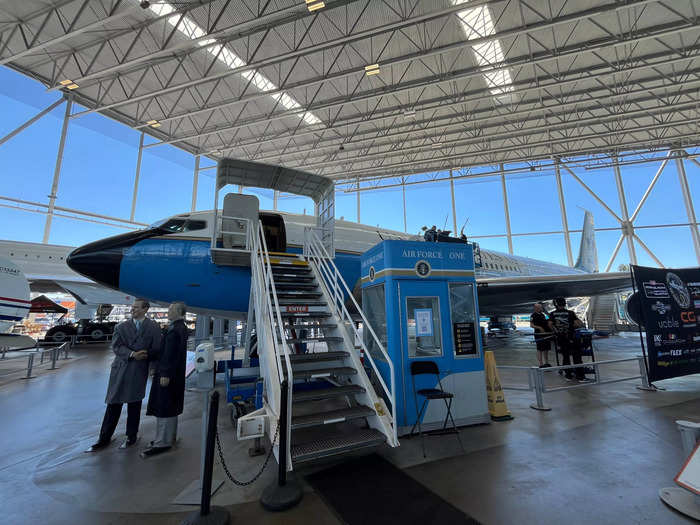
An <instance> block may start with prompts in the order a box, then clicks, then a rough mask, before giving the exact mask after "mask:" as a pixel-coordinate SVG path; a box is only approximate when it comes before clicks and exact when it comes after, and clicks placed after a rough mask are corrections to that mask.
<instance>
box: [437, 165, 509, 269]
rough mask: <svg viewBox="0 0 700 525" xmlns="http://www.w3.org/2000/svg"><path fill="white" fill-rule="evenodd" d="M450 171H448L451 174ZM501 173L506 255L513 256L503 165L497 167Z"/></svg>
mask: <svg viewBox="0 0 700 525" xmlns="http://www.w3.org/2000/svg"><path fill="white" fill-rule="evenodd" d="M451 171H452V170H450V172H451ZM499 171H500V172H501V189H502V190H503V213H504V214H505V220H506V237H507V238H508V253H510V254H511V255H513V232H511V230H510V209H509V207H508V191H507V190H506V175H505V173H503V164H502V163H501V164H500V165H499Z"/></svg>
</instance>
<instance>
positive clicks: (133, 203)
mask: <svg viewBox="0 0 700 525" xmlns="http://www.w3.org/2000/svg"><path fill="white" fill-rule="evenodd" d="M143 135H144V132H143V131H142V132H141V135H140V136H139V152H138V156H137V157H136V176H135V177H134V193H133V196H132V198H131V215H130V216H129V217H130V220H132V221H133V220H134V216H135V215H136V198H137V197H138V194H139V178H140V177H141V158H142V157H143ZM198 158H199V157H198Z"/></svg>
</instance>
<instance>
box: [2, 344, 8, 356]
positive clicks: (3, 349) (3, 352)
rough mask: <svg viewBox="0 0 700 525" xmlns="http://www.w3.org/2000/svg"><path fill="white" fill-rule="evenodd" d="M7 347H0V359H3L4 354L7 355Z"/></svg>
mask: <svg viewBox="0 0 700 525" xmlns="http://www.w3.org/2000/svg"><path fill="white" fill-rule="evenodd" d="M7 348H8V347H7V346H1V347H0V352H1V353H2V357H0V359H5V354H6V353H7Z"/></svg>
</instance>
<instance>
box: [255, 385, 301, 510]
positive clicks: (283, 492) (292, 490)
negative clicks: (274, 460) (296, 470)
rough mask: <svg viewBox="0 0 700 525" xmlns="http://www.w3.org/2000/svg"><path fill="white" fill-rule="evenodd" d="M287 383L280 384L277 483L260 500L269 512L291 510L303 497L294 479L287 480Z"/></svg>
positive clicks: (299, 485)
mask: <svg viewBox="0 0 700 525" xmlns="http://www.w3.org/2000/svg"><path fill="white" fill-rule="evenodd" d="M288 388H289V381H288V380H287V379H285V380H284V381H282V384H281V389H282V392H281V394H282V395H281V396H280V397H281V400H280V420H279V423H278V425H279V426H280V428H279V439H280V444H279V453H278V464H279V470H278V473H277V481H276V482H275V483H273V484H272V485H270V486H269V487H267V488H266V489H265V490H264V491H263V494H262V497H261V498H260V503H261V504H262V506H263V507H264V508H265V509H266V510H269V511H273V512H279V511H282V510H287V509H291V508H292V507H294V506H296V505H298V504H299V502H300V501H301V499H302V498H303V496H304V492H303V490H302V488H301V484H300V483H299V482H298V481H296V480H295V479H293V478H291V479H287V428H288V425H289V419H290V418H289V416H290V415H291V414H289V411H288V407H287V404H288V401H289V392H288Z"/></svg>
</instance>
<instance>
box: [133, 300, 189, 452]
mask: <svg viewBox="0 0 700 525" xmlns="http://www.w3.org/2000/svg"><path fill="white" fill-rule="evenodd" d="M185 313H186V310H185V304H184V303H173V304H171V305H170V308H168V320H169V321H170V326H169V327H168V332H167V333H166V334H165V338H164V339H163V344H162V347H161V351H160V353H159V355H158V361H157V363H156V366H155V374H154V376H153V381H152V383H151V392H150V394H149V395H148V409H147V410H146V414H148V415H149V416H156V418H158V420H157V423H156V438H155V439H154V440H153V441H151V444H150V446H149V447H148V448H146V449H145V450H144V451H143V452H141V457H143V458H147V457H150V456H155V455H156V454H161V453H163V452H167V451H168V450H170V448H171V447H172V446H173V445H174V444H175V440H176V438H177V416H179V415H180V414H182V410H183V407H184V404H185V369H186V368H187V327H186V326H185Z"/></svg>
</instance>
